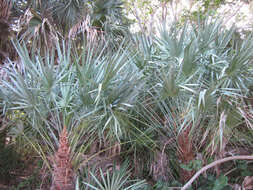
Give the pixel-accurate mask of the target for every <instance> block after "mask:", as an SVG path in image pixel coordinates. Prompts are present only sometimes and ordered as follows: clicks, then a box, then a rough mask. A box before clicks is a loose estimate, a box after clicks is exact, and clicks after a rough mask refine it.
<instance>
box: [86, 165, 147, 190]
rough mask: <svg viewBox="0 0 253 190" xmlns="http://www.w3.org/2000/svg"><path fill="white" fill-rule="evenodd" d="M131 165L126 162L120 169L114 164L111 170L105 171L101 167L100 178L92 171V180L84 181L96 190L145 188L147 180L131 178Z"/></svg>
mask: <svg viewBox="0 0 253 190" xmlns="http://www.w3.org/2000/svg"><path fill="white" fill-rule="evenodd" d="M128 167H129V165H128V164H127V162H125V163H124V164H123V165H122V166H121V167H120V169H116V167H115V166H114V167H113V169H112V170H111V171H109V170H107V171H106V172H103V171H102V170H101V169H100V173H99V178H98V177H96V176H95V174H93V173H90V175H91V177H92V182H89V183H87V182H83V183H84V184H85V185H86V189H87V188H88V189H94V190H138V189H143V187H144V186H145V184H146V183H145V180H142V181H137V180H130V171H129V170H128Z"/></svg>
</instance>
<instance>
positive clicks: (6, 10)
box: [0, 0, 12, 22]
mask: <svg viewBox="0 0 253 190" xmlns="http://www.w3.org/2000/svg"><path fill="white" fill-rule="evenodd" d="M11 8H12V3H11V0H0V10H1V11H0V22H3V21H7V20H8V19H9V17H10V14H11Z"/></svg>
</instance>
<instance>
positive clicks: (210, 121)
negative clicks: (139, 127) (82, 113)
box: [136, 19, 253, 182]
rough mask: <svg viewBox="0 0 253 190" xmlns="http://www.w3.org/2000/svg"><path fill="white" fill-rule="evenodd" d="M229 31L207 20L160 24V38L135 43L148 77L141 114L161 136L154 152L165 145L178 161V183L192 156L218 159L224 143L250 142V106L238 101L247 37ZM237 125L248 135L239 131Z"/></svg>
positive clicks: (246, 85) (243, 93)
mask: <svg viewBox="0 0 253 190" xmlns="http://www.w3.org/2000/svg"><path fill="white" fill-rule="evenodd" d="M234 31H235V30H234V29H233V28H232V29H230V30H226V29H224V28H223V27H222V23H221V22H220V21H215V22H214V21H210V20H208V19H207V20H206V21H205V22H204V23H203V24H199V25H197V26H190V25H185V26H184V27H183V28H179V29H178V28H176V27H173V26H172V27H171V28H169V29H168V28H166V27H164V26H163V27H161V32H160V37H155V38H153V39H151V40H150V37H146V39H145V37H144V40H143V38H141V40H140V41H139V43H138V46H139V47H140V52H139V56H138V57H141V58H142V59H143V58H145V61H143V60H142V63H140V61H139V60H136V62H137V63H138V66H141V67H140V68H142V69H143V70H144V73H146V75H147V76H148V79H149V78H150V80H147V87H148V88H147V93H146V94H145V96H144V98H143V103H142V104H141V107H143V108H142V110H143V111H142V112H141V113H142V114H141V115H142V117H143V118H144V120H145V122H146V123H147V125H150V126H151V128H152V129H155V130H154V132H155V133H157V134H158V135H159V136H161V138H160V139H166V138H167V140H162V141H161V147H160V148H159V151H160V152H161V153H163V154H165V152H164V147H165V148H166V147H168V148H166V149H165V150H167V151H168V153H169V154H168V157H170V158H171V161H172V160H173V162H175V160H178V161H179V162H178V163H177V166H179V165H181V166H182V167H181V168H180V167H179V168H174V170H176V171H177V172H178V173H179V174H180V175H181V176H180V178H181V181H182V182H186V181H187V180H189V179H190V177H191V176H192V175H193V170H194V169H193V168H192V169H191V171H189V168H187V165H188V166H189V165H190V164H191V163H192V162H193V161H194V160H195V159H196V157H197V155H201V157H202V159H203V160H202V161H203V162H204V160H205V159H206V157H210V156H213V157H215V159H218V158H222V157H224V156H225V154H226V152H225V147H226V146H227V145H230V146H231V145H232V144H240V143H242V139H241V137H242V136H243V139H247V141H246V143H247V144H252V140H250V139H251V138H252V137H251V135H252V131H251V130H252V119H251V116H252V109H250V108H249V107H248V106H247V105H246V104H245V102H244V101H243V99H244V98H245V97H248V96H249V95H250V93H249V92H250V84H252V79H253V78H252V77H253V75H252V66H251V65H250V63H251V60H252V58H253V53H252V51H250V49H251V48H252V46H253V44H252V36H249V37H248V39H245V40H244V41H243V42H242V43H241V42H238V41H235V40H234V38H233V34H234ZM140 43H141V45H140ZM242 110H244V111H242ZM242 125H243V126H245V128H244V130H247V131H249V133H247V134H248V136H247V135H245V133H244V134H242V133H241V132H240V129H241V126H242ZM247 127H248V128H247ZM250 131H251V132H250ZM166 142H170V143H166ZM173 158H177V159H173ZM186 168H187V169H186ZM195 169H196V168H195ZM179 170H180V171H179ZM159 171H160V172H162V170H159ZM168 172H170V171H168ZM217 172H219V170H218V168H217Z"/></svg>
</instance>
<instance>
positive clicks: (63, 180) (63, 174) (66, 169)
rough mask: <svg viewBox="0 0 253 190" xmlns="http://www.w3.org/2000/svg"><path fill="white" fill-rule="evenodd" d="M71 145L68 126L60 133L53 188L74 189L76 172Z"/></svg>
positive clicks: (60, 189)
mask: <svg viewBox="0 0 253 190" xmlns="http://www.w3.org/2000/svg"><path fill="white" fill-rule="evenodd" d="M70 154H71V153H70V147H69V145H68V133H67V129H66V127H64V128H63V130H62V132H61V134H60V140H59V148H58V151H57V152H56V153H55V155H54V163H53V183H52V187H51V190H74V189H75V185H74V172H73V169H72V164H71V156H70Z"/></svg>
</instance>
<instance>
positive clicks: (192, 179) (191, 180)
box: [181, 155, 253, 190]
mask: <svg viewBox="0 0 253 190" xmlns="http://www.w3.org/2000/svg"><path fill="white" fill-rule="evenodd" d="M230 160H253V156H245V155H243V156H231V157H227V158H222V159H220V160H216V161H214V162H212V163H211V164H208V165H206V166H205V167H203V168H201V169H200V170H199V171H198V172H197V173H195V175H194V176H193V177H192V178H191V179H190V180H189V181H188V182H187V183H186V184H185V185H184V186H183V187H182V188H181V190H186V189H187V188H188V187H189V186H190V185H191V184H192V183H193V182H194V180H195V179H197V178H198V177H199V176H200V174H202V173H203V172H205V171H206V170H208V169H209V168H212V167H214V166H216V165H218V164H221V163H223V162H227V161H230Z"/></svg>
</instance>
